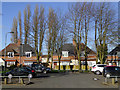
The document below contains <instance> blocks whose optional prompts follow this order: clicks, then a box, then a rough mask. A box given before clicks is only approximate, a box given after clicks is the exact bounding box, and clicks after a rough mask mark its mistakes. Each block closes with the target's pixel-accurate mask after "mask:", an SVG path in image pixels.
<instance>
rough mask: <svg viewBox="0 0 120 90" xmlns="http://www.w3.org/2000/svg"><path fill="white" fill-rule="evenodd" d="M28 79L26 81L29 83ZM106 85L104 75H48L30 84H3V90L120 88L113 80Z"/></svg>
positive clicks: (41, 76)
mask: <svg viewBox="0 0 120 90" xmlns="http://www.w3.org/2000/svg"><path fill="white" fill-rule="evenodd" d="M27 80H28V79H27V78H26V79H25V80H24V81H25V83H27ZM108 81H109V83H108V84H104V83H103V82H104V77H103V76H102V75H95V74H93V73H71V72H66V73H48V74H40V75H38V76H37V77H36V78H32V79H31V82H32V83H30V84H27V85H26V84H24V85H21V84H6V85H5V84H2V88H118V85H117V84H115V85H112V83H111V80H108Z"/></svg>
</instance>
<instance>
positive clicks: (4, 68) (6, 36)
mask: <svg viewBox="0 0 120 90" xmlns="http://www.w3.org/2000/svg"><path fill="white" fill-rule="evenodd" d="M8 33H14V32H7V33H6V34H5V52H4V59H5V60H6V43H7V34H8ZM5 67H6V64H5V66H4V70H5Z"/></svg>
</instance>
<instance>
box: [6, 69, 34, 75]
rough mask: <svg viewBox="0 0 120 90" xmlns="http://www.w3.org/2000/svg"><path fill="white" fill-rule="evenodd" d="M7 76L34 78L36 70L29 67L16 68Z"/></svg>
mask: <svg viewBox="0 0 120 90" xmlns="http://www.w3.org/2000/svg"><path fill="white" fill-rule="evenodd" d="M4 75H5V76H8V75H12V76H28V75H32V77H34V76H36V72H35V70H33V69H31V68H29V67H16V68H14V69H13V70H11V71H9V72H7V73H5V74H4Z"/></svg>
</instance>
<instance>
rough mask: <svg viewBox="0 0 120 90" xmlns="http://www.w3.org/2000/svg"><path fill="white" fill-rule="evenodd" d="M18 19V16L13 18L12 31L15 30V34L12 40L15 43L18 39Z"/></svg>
mask: <svg viewBox="0 0 120 90" xmlns="http://www.w3.org/2000/svg"><path fill="white" fill-rule="evenodd" d="M17 26H18V25H17V19H16V17H14V18H13V25H12V29H11V31H12V32H14V34H13V35H12V38H11V41H12V42H14V43H17V41H18V31H17Z"/></svg>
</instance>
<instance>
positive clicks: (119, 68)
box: [106, 67, 120, 71]
mask: <svg viewBox="0 0 120 90" xmlns="http://www.w3.org/2000/svg"><path fill="white" fill-rule="evenodd" d="M106 70H115V71H120V67H107V68H106Z"/></svg>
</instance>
